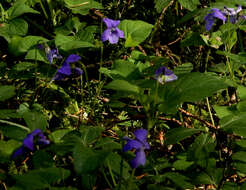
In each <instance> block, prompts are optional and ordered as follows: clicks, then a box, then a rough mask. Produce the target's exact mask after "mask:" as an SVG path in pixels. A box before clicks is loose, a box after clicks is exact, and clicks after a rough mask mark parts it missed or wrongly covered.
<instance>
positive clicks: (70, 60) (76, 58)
mask: <svg viewBox="0 0 246 190" xmlns="http://www.w3.org/2000/svg"><path fill="white" fill-rule="evenodd" d="M80 59H81V57H80V56H78V55H76V54H71V55H69V56H68V57H67V59H66V60H65V62H64V63H73V62H76V61H79V60H80Z"/></svg>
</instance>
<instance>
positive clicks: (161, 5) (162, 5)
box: [155, 0, 171, 13]
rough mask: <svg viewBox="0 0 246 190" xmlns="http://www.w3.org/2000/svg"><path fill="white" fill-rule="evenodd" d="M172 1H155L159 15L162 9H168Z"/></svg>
mask: <svg viewBox="0 0 246 190" xmlns="http://www.w3.org/2000/svg"><path fill="white" fill-rule="evenodd" d="M170 2H171V0H155V9H156V11H157V12H158V13H161V11H162V9H163V8H165V7H167V5H168V4H169V3H170Z"/></svg>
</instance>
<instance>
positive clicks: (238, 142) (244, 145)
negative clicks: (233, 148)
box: [236, 139, 246, 148]
mask: <svg viewBox="0 0 246 190" xmlns="http://www.w3.org/2000/svg"><path fill="white" fill-rule="evenodd" d="M236 144H237V145H239V146H241V147H243V148H246V140H244V139H241V140H240V141H237V142H236Z"/></svg>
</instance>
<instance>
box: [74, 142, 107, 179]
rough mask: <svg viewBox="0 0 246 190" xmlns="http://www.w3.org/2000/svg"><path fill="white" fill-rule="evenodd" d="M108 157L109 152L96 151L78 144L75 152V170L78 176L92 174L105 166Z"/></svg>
mask: <svg viewBox="0 0 246 190" xmlns="http://www.w3.org/2000/svg"><path fill="white" fill-rule="evenodd" d="M107 155H108V152H105V151H101V150H99V151H94V150H92V148H89V147H84V146H83V145H81V144H79V143H78V144H77V145H76V146H75V148H74V150H73V157H74V169H75V171H76V172H77V173H78V174H88V173H92V172H94V171H95V170H96V169H98V168H99V167H100V165H101V164H103V162H104V160H105V159H106V157H107Z"/></svg>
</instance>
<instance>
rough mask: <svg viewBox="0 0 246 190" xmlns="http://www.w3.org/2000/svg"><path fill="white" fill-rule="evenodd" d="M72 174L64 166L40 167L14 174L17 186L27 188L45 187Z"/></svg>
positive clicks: (29, 189)
mask: <svg viewBox="0 0 246 190" xmlns="http://www.w3.org/2000/svg"><path fill="white" fill-rule="evenodd" d="M69 175H70V171H69V170H66V169H63V168H40V169H37V170H31V171H29V172H28V173H25V174H22V175H13V178H15V180H16V183H17V186H20V187H22V188H24V189H27V190H35V189H45V188H48V187H49V186H50V184H53V183H55V182H57V181H58V180H64V179H66V178H67V177H68V176H69Z"/></svg>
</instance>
